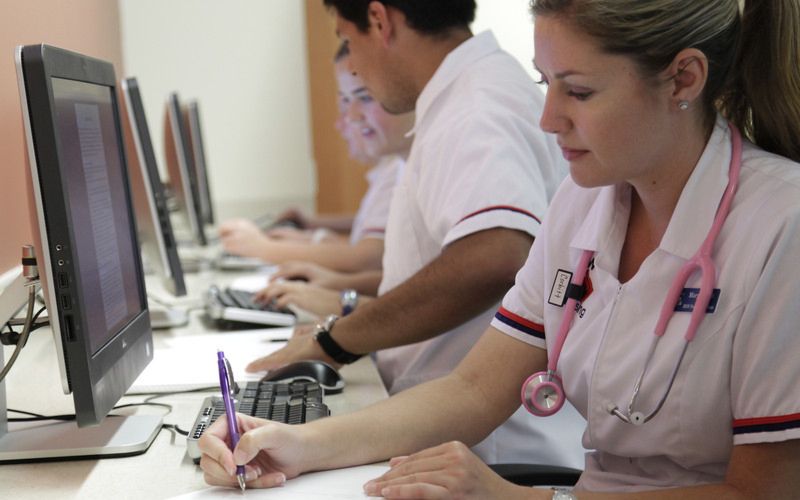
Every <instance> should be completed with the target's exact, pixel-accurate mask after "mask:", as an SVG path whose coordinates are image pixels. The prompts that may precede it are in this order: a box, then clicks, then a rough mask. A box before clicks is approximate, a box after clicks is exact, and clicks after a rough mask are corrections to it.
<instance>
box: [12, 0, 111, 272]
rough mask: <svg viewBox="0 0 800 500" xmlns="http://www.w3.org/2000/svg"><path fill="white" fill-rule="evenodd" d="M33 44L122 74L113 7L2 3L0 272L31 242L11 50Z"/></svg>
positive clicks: (40, 0)
mask: <svg viewBox="0 0 800 500" xmlns="http://www.w3.org/2000/svg"><path fill="white" fill-rule="evenodd" d="M37 43H47V44H50V45H56V46H59V47H62V48H65V49H69V50H74V51H77V52H82V53H85V54H89V55H92V56H94V57H98V58H100V59H105V60H107V61H111V62H112V63H114V66H115V68H116V70H117V75H120V74H121V71H122V66H121V64H122V50H121V48H120V36H119V15H118V12H117V3H116V2H114V1H110V0H69V1H60V0H59V1H53V0H17V1H10V0H5V1H3V2H2V4H0V189H2V193H0V230H2V234H0V273H2V272H4V271H6V270H8V269H10V268H12V267H14V266H16V265H17V264H19V259H20V247H21V245H23V244H25V243H29V242H30V241H31V237H30V231H29V228H28V220H29V218H28V210H27V194H26V192H25V175H26V167H25V160H24V153H23V151H24V149H23V147H24V138H23V133H22V118H21V115H20V106H19V93H18V91H17V77H16V70H15V67H14V48H15V47H16V46H17V45H27V44H37Z"/></svg>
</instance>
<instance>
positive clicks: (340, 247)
mask: <svg viewBox="0 0 800 500" xmlns="http://www.w3.org/2000/svg"><path fill="white" fill-rule="evenodd" d="M347 58H348V51H347V47H346V46H344V45H343V46H342V47H341V48H340V50H338V51H337V54H336V57H335V64H334V66H335V70H336V80H337V84H338V86H339V117H338V118H337V121H336V128H337V130H339V132H340V133H341V134H342V136H343V137H344V138H345V140H346V141H347V143H348V149H349V151H350V154H351V156H352V157H353V158H354V159H357V160H358V161H360V162H363V163H367V164H372V165H374V166H373V167H372V168H371V169H370V170H369V171H368V172H367V181H368V183H369V188H368V190H367V192H366V194H365V195H364V198H363V199H362V200H361V203H360V206H359V210H358V212H357V213H356V215H355V217H354V218H353V217H350V218H349V219H348V220H347V221H345V222H346V224H339V225H338V226H335V227H334V226H330V227H332V228H333V229H337V230H339V229H341V230H344V229H346V230H347V231H349V237H348V238H343V237H335V236H334V233H331V232H330V231H327V232H325V231H320V230H315V231H311V232H308V231H298V230H294V229H288V228H277V229H273V230H272V231H269V232H267V233H264V232H262V231H261V230H260V229H259V228H258V227H257V226H256V225H255V224H253V223H252V222H250V221H247V220H243V219H234V220H230V221H227V222H225V223H224V224H222V225H221V226H220V236H221V239H222V244H223V247H224V248H225V250H226V251H227V252H230V253H233V254H237V255H244V256H247V257H258V258H260V259H263V260H264V261H266V262H270V263H274V264H280V263H284V262H288V261H303V262H310V263H315V264H318V265H320V266H322V267H325V268H328V269H331V270H334V271H342V272H358V271H364V270H378V271H379V270H380V267H381V258H382V257H383V236H384V232H385V226H386V219H387V217H388V213H389V204H390V201H391V197H392V190H393V189H394V185H395V183H396V182H397V178H398V175H399V174H400V172H401V170H402V165H403V163H404V161H405V158H406V156H407V155H408V151H409V148H410V146H411V139H410V138H407V137H406V136H405V134H406V133H407V132H408V131H409V130H410V129H411V126H412V124H413V120H414V114H413V113H404V114H400V115H391V114H389V113H387V112H386V111H384V110H383V109H382V108H381V106H380V105H379V104H378V103H377V102H376V101H375V100H374V99H373V98H372V97H371V96H370V95H369V93H368V92H367V90H366V88H365V87H364V85H363V83H362V82H361V81H360V80H359V79H358V78H357V77H355V76H353V75H352V74H351V73H350V72H349V71H347V69H346V65H347V62H346V61H347ZM339 220H340V221H341V219H339ZM321 227H322V226H320V227H318V228H317V229H320V228H321ZM373 274H374V273H373ZM377 276H378V278H373V280H372V281H373V282H374V283H375V284H374V285H373V286H372V288H373V290H374V289H375V288H376V287H377V282H378V281H379V279H380V278H379V276H380V274H379V273H378V274H377ZM373 293H374V291H373Z"/></svg>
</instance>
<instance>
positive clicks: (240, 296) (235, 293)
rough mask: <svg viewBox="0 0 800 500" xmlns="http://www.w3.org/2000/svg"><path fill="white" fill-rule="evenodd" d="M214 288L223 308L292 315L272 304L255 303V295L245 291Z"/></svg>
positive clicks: (290, 312)
mask: <svg viewBox="0 0 800 500" xmlns="http://www.w3.org/2000/svg"><path fill="white" fill-rule="evenodd" d="M212 287H213V288H216V293H217V298H218V299H219V301H220V302H221V303H222V305H224V306H225V307H239V308H241V309H252V310H254V311H274V312H281V313H284V314H293V313H292V311H290V310H288V309H280V308H277V307H275V305H274V304H263V303H260V302H256V301H255V296H256V294H255V293H253V292H248V291H245V290H234V289H232V288H224V289H220V288H217V287H216V286H214V285H212Z"/></svg>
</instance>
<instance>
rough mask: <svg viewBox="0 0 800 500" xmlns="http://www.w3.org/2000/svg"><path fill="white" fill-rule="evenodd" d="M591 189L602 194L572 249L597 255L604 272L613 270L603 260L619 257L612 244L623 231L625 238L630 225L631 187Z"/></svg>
mask: <svg viewBox="0 0 800 500" xmlns="http://www.w3.org/2000/svg"><path fill="white" fill-rule="evenodd" d="M590 189H595V190H597V191H598V193H597V197H596V198H595V199H594V202H593V203H592V206H591V208H590V209H589V211H588V212H587V213H586V215H585V216H584V219H583V221H582V222H581V223H580V226H579V227H578V230H577V231H576V232H575V235H574V236H573V237H572V241H571V242H570V246H571V247H572V248H577V249H580V250H591V251H593V252H597V253H598V255H597V256H596V258H597V259H598V261H596V262H595V263H596V264H597V265H598V266H600V267H601V268H603V269H609V270H611V269H612V263H611V262H607V263H603V262H599V261H600V260H604V259H605V258H607V257H610V256H611V255H612V254H615V251H614V250H613V249H611V248H609V245H611V243H612V240H613V239H614V238H615V237H618V233H620V232H622V233H623V235H622V236H623V237H624V225H626V224H627V222H628V213H629V212H630V186H629V185H627V184H620V185H615V186H603V187H597V188H590ZM622 219H624V220H622Z"/></svg>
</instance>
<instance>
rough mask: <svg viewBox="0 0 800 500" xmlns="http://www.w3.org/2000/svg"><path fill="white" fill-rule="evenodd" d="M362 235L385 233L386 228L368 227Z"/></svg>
mask: <svg viewBox="0 0 800 500" xmlns="http://www.w3.org/2000/svg"><path fill="white" fill-rule="evenodd" d="M361 232H362V233H385V232H386V228H383V227H366V228H364V229H363V230H362V231H361Z"/></svg>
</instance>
